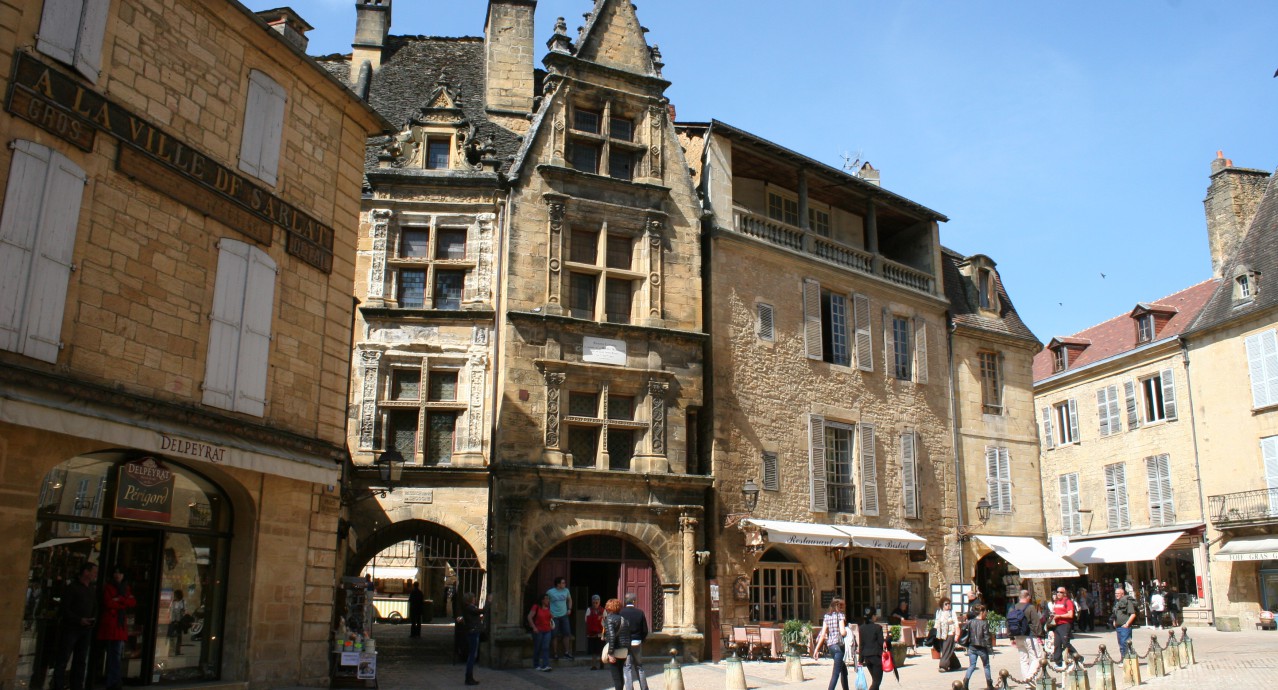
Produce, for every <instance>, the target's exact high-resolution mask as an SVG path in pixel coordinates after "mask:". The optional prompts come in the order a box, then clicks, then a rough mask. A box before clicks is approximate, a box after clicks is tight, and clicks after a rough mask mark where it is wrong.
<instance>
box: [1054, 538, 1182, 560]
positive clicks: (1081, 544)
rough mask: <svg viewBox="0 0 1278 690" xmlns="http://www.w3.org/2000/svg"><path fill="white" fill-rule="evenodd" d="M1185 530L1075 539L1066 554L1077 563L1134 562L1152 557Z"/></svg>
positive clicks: (1162, 550) (1152, 558)
mask: <svg viewBox="0 0 1278 690" xmlns="http://www.w3.org/2000/svg"><path fill="white" fill-rule="evenodd" d="M1182 534H1184V532H1180V531H1175V532H1158V533H1155V534H1133V535H1131V536H1127V537H1105V538H1102V539H1088V540H1086V541H1081V540H1078V539H1075V540H1073V541H1071V542H1070V549H1071V551H1070V553H1069V557H1070V559H1071V560H1074V561H1077V562H1079V563H1135V562H1138V561H1152V560H1154V559H1155V558H1158V555H1159V554H1161V553H1162V552H1164V551H1166V550H1167V547H1168V546H1171V543H1172V542H1174V541H1176V540H1177V539H1179V538H1180V535H1182Z"/></svg>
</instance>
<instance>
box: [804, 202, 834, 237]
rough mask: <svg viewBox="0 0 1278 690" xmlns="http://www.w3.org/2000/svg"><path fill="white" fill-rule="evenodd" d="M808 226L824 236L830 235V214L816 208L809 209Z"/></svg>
mask: <svg viewBox="0 0 1278 690" xmlns="http://www.w3.org/2000/svg"><path fill="white" fill-rule="evenodd" d="M808 227H809V228H811V229H812V232H815V233H816V234H818V235H820V236H822V237H829V236H830V214H828V213H826V212H825V211H818V210H816V209H814V208H810V209H808Z"/></svg>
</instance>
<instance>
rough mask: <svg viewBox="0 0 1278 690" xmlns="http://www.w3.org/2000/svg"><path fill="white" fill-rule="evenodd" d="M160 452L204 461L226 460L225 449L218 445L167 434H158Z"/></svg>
mask: <svg viewBox="0 0 1278 690" xmlns="http://www.w3.org/2000/svg"><path fill="white" fill-rule="evenodd" d="M160 452H162V453H169V454H172V455H182V456H185V457H188V458H195V459H196V460H203V461H205V462H216V463H221V462H224V461H225V460H226V449H225V448H222V447H220V446H214V445H210V444H208V443H201V442H199V441H188V440H186V439H182V438H173V437H172V436H169V435H167V434H160Z"/></svg>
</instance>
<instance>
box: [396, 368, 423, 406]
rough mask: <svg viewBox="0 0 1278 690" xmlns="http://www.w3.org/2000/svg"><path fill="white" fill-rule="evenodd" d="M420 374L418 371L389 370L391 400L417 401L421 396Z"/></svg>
mask: <svg viewBox="0 0 1278 690" xmlns="http://www.w3.org/2000/svg"><path fill="white" fill-rule="evenodd" d="M421 385H422V372H421V370H420V369H400V368H396V369H392V370H391V389H390V398H391V400H418V399H419V396H420V395H421Z"/></svg>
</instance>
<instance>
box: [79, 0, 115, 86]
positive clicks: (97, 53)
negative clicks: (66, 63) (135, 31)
mask: <svg viewBox="0 0 1278 690" xmlns="http://www.w3.org/2000/svg"><path fill="white" fill-rule="evenodd" d="M110 8H111V0H84V14H83V15H82V16H81V18H80V26H79V43H78V44H77V45H76V50H75V69H76V71H77V72H79V73H80V74H83V75H84V76H85V77H86V78H88V80H89V81H94V82H96V81H97V80H98V74H99V73H100V72H101V69H102V43H103V41H105V40H106V25H107V12H108V10H110Z"/></svg>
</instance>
